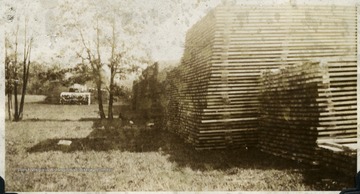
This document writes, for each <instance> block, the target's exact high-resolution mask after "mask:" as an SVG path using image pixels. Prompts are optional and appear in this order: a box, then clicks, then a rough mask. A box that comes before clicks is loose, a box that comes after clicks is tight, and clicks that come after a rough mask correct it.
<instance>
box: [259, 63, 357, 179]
mask: <svg viewBox="0 0 360 194" xmlns="http://www.w3.org/2000/svg"><path fill="white" fill-rule="evenodd" d="M332 89H333V88H332V87H331V84H330V76H329V66H328V64H327V63H326V62H324V61H322V62H305V63H303V64H298V65H292V66H285V67H282V68H280V69H278V70H270V71H265V72H263V74H262V76H261V89H260V98H259V99H260V116H259V133H260V139H261V140H260V142H259V146H260V148H261V150H262V151H264V152H268V153H271V154H273V155H278V156H281V157H284V158H291V159H294V160H298V161H305V162H307V163H312V164H318V163H322V164H325V165H332V166H337V167H339V166H340V167H341V168H340V169H342V170H346V171H347V172H351V171H352V170H353V169H352V168H353V167H354V166H356V165H350V166H349V163H348V162H351V161H356V159H355V158H353V159H352V160H351V159H349V158H351V156H352V154H351V153H356V152H355V151H356V150H355V147H354V144H351V142H352V143H353V142H354V140H355V139H356V132H353V131H352V130H350V131H348V132H347V131H344V130H339V127H340V126H341V124H342V121H344V120H345V122H347V121H351V119H355V121H356V117H355V118H353V117H348V115H347V114H346V113H343V112H341V111H338V110H337V109H336V108H335V107H336V106H335V105H336V99H337V98H336V95H335V97H334V96H333V95H332V92H331V91H332ZM334 100H335V102H334ZM355 116H356V114H355ZM334 123H335V124H336V125H334ZM336 126H337V127H336ZM346 132H347V133H346ZM344 134H347V135H346V136H343V135H344ZM351 134H352V138H350V137H351V136H350V135H351ZM330 140H332V141H330ZM338 143H344V144H343V145H341V147H339V144H338ZM346 143H347V145H348V146H347V147H345V144H346ZM336 146H337V147H336ZM323 148H325V149H323ZM346 148H348V150H346ZM328 150H329V151H330V152H329V151H328ZM331 151H332V152H331ZM336 152H340V153H342V154H343V153H345V152H348V153H349V154H350V155H349V154H348V155H346V157H345V155H341V156H342V157H343V158H342V159H341V160H340V158H341V157H340V155H339V154H337V153H336ZM344 159H349V160H348V162H345V161H346V160H345V161H344ZM344 164H346V165H344ZM349 167H350V168H349Z"/></svg>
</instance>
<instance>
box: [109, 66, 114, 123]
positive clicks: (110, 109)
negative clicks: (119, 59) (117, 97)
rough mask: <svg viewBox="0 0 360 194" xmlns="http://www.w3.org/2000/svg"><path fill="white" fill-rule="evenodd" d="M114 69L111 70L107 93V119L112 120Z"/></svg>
mask: <svg viewBox="0 0 360 194" xmlns="http://www.w3.org/2000/svg"><path fill="white" fill-rule="evenodd" d="M114 73H115V72H114V69H113V68H111V75H110V92H109V109H108V119H109V120H112V119H113V118H114V115H113V104H114Z"/></svg>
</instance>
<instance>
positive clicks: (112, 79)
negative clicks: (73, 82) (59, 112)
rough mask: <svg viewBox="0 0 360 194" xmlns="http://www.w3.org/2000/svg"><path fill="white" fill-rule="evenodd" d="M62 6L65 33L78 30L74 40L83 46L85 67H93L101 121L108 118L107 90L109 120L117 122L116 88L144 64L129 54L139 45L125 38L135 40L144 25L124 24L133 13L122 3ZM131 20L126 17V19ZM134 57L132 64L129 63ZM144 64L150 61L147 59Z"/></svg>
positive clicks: (81, 53) (81, 51)
mask: <svg viewBox="0 0 360 194" xmlns="http://www.w3.org/2000/svg"><path fill="white" fill-rule="evenodd" d="M61 7H63V8H64V9H63V11H62V12H61V13H60V14H59V15H61V16H62V19H63V20H64V23H65V25H64V26H65V29H66V30H65V31H69V30H71V29H74V30H75V31H76V34H78V36H77V37H78V38H76V37H73V38H74V40H76V41H78V42H79V43H80V44H79V45H81V48H80V49H79V50H78V51H76V54H77V56H78V57H79V58H81V60H82V63H83V64H89V66H90V67H91V71H92V76H93V80H94V82H95V84H96V90H97V97H98V99H97V102H98V108H99V115H100V118H102V119H104V118H106V114H105V111H104V107H105V105H104V102H103V98H102V96H103V91H104V89H107V92H108V94H109V95H108V96H109V99H108V106H107V108H108V110H107V118H108V119H113V118H114V115H113V104H114V94H115V87H116V85H117V84H118V82H119V80H120V79H121V78H123V76H124V74H126V73H127V72H129V71H132V70H136V68H134V66H136V65H135V64H137V63H139V61H140V60H138V58H137V57H134V56H132V54H129V53H130V52H128V51H129V50H130V49H132V48H134V47H136V46H135V45H136V42H135V41H134V42H130V41H129V40H128V41H129V42H127V44H131V46H128V45H126V44H125V43H126V40H124V38H123V39H122V37H121V36H122V35H123V36H127V37H131V36H133V37H134V36H136V35H138V34H139V31H140V30H141V27H140V25H134V26H136V27H133V26H130V27H129V26H126V27H125V26H124V24H123V23H124V22H121V21H122V20H125V19H124V15H129V14H132V13H131V12H130V11H129V10H127V9H124V8H122V7H120V6H119V4H118V3H117V4H111V2H110V1H104V2H102V3H101V5H99V4H94V3H85V4H80V5H74V4H71V5H69V4H68V3H67V2H63V4H62V5H61ZM99 7H100V8H99ZM99 9H101V10H99ZM64 15H65V17H64ZM66 17H67V18H66ZM131 17H133V16H131ZM131 17H126V20H128V19H129V18H131ZM84 21H85V22H84ZM89 21H91V22H89ZM118 21H119V22H118ZM86 22H88V23H86ZM127 22H128V23H130V24H133V23H131V22H129V21H127ZM63 30H64V29H63ZM60 31H61V30H60ZM129 34H130V35H129ZM130 58H131V59H132V61H129V59H130ZM141 62H146V60H142V61H141ZM104 71H106V72H108V74H106V73H104Z"/></svg>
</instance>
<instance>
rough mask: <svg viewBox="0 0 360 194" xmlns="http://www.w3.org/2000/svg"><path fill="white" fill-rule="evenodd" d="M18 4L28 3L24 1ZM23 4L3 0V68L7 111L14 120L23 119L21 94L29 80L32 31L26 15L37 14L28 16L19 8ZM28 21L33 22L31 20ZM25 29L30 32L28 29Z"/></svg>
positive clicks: (32, 18)
mask: <svg viewBox="0 0 360 194" xmlns="http://www.w3.org/2000/svg"><path fill="white" fill-rule="evenodd" d="M20 5H21V6H28V4H24V5H23V4H20ZM30 7H31V6H30ZM23 8H24V7H19V4H16V3H9V2H8V4H5V9H6V10H7V22H8V25H7V28H6V31H5V69H6V84H7V86H6V87H7V95H8V114H9V119H10V120H12V119H13V120H14V121H20V120H22V119H23V112H24V105H25V96H26V91H27V85H28V81H29V74H30V73H29V72H30V67H31V60H30V59H31V50H32V47H33V35H34V31H33V30H32V29H30V28H29V20H30V18H31V20H37V19H38V18H37V17H32V16H31V17H30V16H29V15H28V13H26V14H24V13H23V12H22V10H23ZM20 10H21V11H20ZM31 25H33V23H32V24H31ZM31 27H34V26H31ZM29 29H30V31H31V32H32V33H28V32H29ZM21 47H22V48H23V52H21V51H20V50H19V48H21ZM20 58H21V59H20ZM19 59H20V60H19ZM12 95H14V102H12V97H11V96H12ZM18 95H21V96H20V99H18ZM12 105H14V107H12ZM12 108H14V113H12Z"/></svg>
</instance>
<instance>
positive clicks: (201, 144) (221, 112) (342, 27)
mask: <svg viewBox="0 0 360 194" xmlns="http://www.w3.org/2000/svg"><path fill="white" fill-rule="evenodd" d="M356 15H357V14H356V8H355V7H349V6H301V5H297V6H291V5H272V6H243V5H233V6H219V7H217V8H216V9H214V10H213V11H211V12H210V13H209V14H208V15H207V16H206V17H205V18H203V19H202V20H201V21H199V22H198V23H196V24H195V25H194V26H193V27H192V28H191V29H190V30H189V31H188V33H187V37H186V43H185V52H184V55H183V59H182V64H181V66H182V68H183V69H184V70H183V73H182V75H183V77H182V81H183V83H184V86H185V87H184V89H182V90H181V91H180V94H179V98H180V102H179V112H180V129H179V130H180V131H182V133H183V134H184V136H185V138H186V139H187V140H188V141H189V142H192V143H193V144H194V145H195V147H196V148H199V149H205V148H206V149H207V148H226V147H238V146H253V145H256V144H257V142H258V140H259V139H258V131H257V130H258V117H259V100H258V97H259V85H260V79H259V78H260V72H261V71H262V70H267V69H274V68H275V69H276V68H278V67H279V66H281V65H283V66H289V65H293V64H295V63H299V62H304V61H308V60H311V59H318V58H327V59H326V60H327V61H328V68H329V70H328V71H329V73H328V76H329V77H328V80H329V84H330V86H329V87H330V89H328V90H327V91H326V92H322V94H321V95H327V96H328V97H330V96H331V98H332V105H333V106H332V109H333V110H334V111H333V112H332V113H326V114H327V115H326V117H322V119H324V122H325V123H326V125H323V126H322V127H323V128H322V129H321V131H319V134H320V135H322V136H327V137H334V136H336V137H337V136H341V137H354V135H355V134H356V63H357V59H356ZM321 99H325V101H326V98H321ZM319 103H324V102H319ZM319 130H320V129H319ZM260 140H261V139H260Z"/></svg>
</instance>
